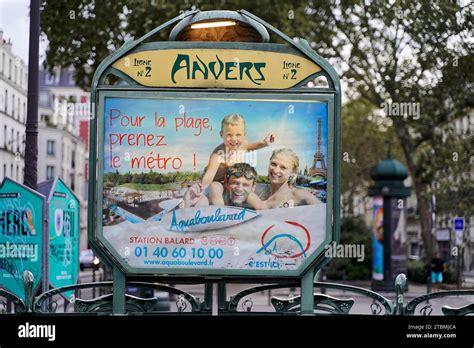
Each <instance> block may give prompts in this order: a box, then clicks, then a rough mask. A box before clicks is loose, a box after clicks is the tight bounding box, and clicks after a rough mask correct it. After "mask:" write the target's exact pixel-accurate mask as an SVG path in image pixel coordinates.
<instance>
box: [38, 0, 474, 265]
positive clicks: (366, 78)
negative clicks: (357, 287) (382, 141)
mask: <svg viewBox="0 0 474 348" xmlns="http://www.w3.org/2000/svg"><path fill="white" fill-rule="evenodd" d="M473 6H474V5H473V3H472V2H469V1H466V2H464V1H462V2H461V1H460V2H457V1H448V0H440V1H421V2H415V1H402V0H389V1H367V0H362V1H349V0H342V1H340V2H338V3H337V5H335V4H333V3H331V2H326V1H322V0H317V1H316V0H315V1H311V0H308V1H292V2H286V1H277V0H262V1H258V2H256V1H254V0H242V1H233V2H229V1H221V4H219V2H217V4H216V3H214V2H204V1H181V2H173V1H169V2H168V1H159V0H156V1H153V0H152V1H139V0H114V1H112V0H101V1H94V0H54V1H44V2H43V5H42V22H41V23H42V31H43V33H44V34H45V35H47V37H48V40H49V44H50V45H49V48H48V51H47V55H46V66H47V67H49V68H52V67H54V66H62V67H67V66H70V65H72V66H74V68H75V69H76V81H77V82H78V84H79V85H81V86H84V87H86V88H88V86H89V84H90V80H91V77H92V74H93V72H94V71H95V69H96V68H97V66H98V64H99V62H100V61H101V60H102V59H104V58H105V57H106V56H107V55H108V54H109V53H110V52H112V51H114V50H116V49H117V48H118V47H119V46H121V45H122V44H123V43H124V41H125V40H126V39H129V38H131V37H139V36H141V35H142V34H144V33H145V32H148V31H150V30H151V29H152V28H154V27H156V26H157V25H159V24H161V23H164V22H165V21H166V20H168V19H171V18H173V17H174V16H175V15H177V14H179V13H180V11H184V10H188V9H192V8H199V9H201V10H208V9H216V8H218V7H222V8H225V9H229V10H236V9H241V8H244V9H247V10H249V11H250V12H252V13H254V14H255V15H257V16H259V17H261V18H262V19H264V20H266V21H267V22H269V23H271V24H272V25H273V26H275V27H276V28H279V29H280V30H282V31H283V32H285V33H287V34H288V35H289V36H290V37H295V36H298V37H303V38H306V39H308V41H309V42H310V44H311V46H312V47H313V48H314V49H315V50H316V51H317V52H318V53H319V54H320V55H321V56H323V57H325V58H329V59H330V62H331V63H333V64H334V65H335V66H336V68H337V69H338V72H339V74H340V75H341V76H342V77H343V81H344V82H345V85H346V86H347V90H346V94H347V96H348V97H349V99H359V98H363V99H364V100H366V101H368V102H370V103H371V105H372V106H373V107H374V108H375V109H376V110H375V111H376V112H375V113H377V111H379V112H378V113H380V114H381V115H382V116H384V117H385V118H386V119H387V117H388V118H389V119H390V120H391V122H392V126H391V127H392V128H393V132H394V133H395V134H396V137H397V139H398V141H399V144H400V147H401V149H402V151H403V155H404V159H405V163H406V165H407V167H408V170H409V173H410V176H411V178H412V179H413V183H412V186H413V189H414V192H415V194H416V198H417V203H418V210H419V214H420V223H421V230H422V236H423V241H424V244H425V250H426V256H427V258H431V256H432V254H433V247H435V243H433V240H432V235H431V227H432V226H431V214H430V200H431V195H432V194H433V188H432V186H433V180H434V177H435V173H437V172H438V169H439V168H440V167H441V166H440V165H439V164H440V162H443V161H445V166H449V165H450V164H452V160H451V161H450V162H447V161H446V160H447V158H446V157H443V158H441V157H440V158H439V160H438V159H436V160H435V161H434V160H433V158H432V157H430V160H427V157H426V156H427V155H428V154H429V153H431V151H432V150H433V149H435V153H436V151H437V150H436V149H438V151H439V150H441V149H439V141H440V135H439V134H437V132H438V130H443V129H448V128H449V124H450V123H452V122H453V119H457V118H459V117H461V116H462V115H465V114H466V113H467V112H469V111H468V110H469V107H468V103H467V100H468V99H469V93H470V90H469V88H463V87H464V86H465V85H464V83H465V82H466V80H459V79H456V78H455V77H456V76H458V77H459V76H460V75H462V73H463V72H464V71H465V70H463V69H468V70H469V69H471V67H472V64H459V62H461V61H465V60H469V59H472V58H470V57H469V54H472V47H471V46H469V44H470V41H469V38H470V36H469V35H470V34H469V33H470V32H472V29H473V25H474V24H473V23H474V20H473V16H474V15H473V13H474V11H473ZM71 11H73V12H71ZM72 14H74V16H71V15H72ZM72 17H74V18H72ZM168 33H169V31H168V32H163V33H161V34H160V35H159V36H158V37H157V38H155V39H156V40H160V39H161V40H167V37H168V36H167V35H168ZM277 41H278V40H277ZM471 70H472V69H471ZM449 76H451V77H449ZM86 77H87V78H88V81H87V79H86ZM471 77H472V74H471V75H469V77H468V80H467V81H469V83H471V84H472V79H471ZM447 81H451V82H450V83H452V84H453V85H451V86H452V87H459V88H453V90H452V93H451V94H450V91H451V88H449V90H447V89H446V88H438V89H436V90H435V87H436V86H443V85H444V86H445V87H446V86H448V84H447V83H448V82H447ZM454 81H457V82H454ZM456 84H457V86H456ZM471 90H472V88H471ZM447 99H449V100H450V103H451V104H449V105H445V104H443V103H444V101H445V100H447ZM393 107H396V112H394V111H395V109H394V108H393ZM401 109H402V110H401ZM361 122H367V123H368V122H369V121H366V120H365V119H361ZM452 140H453V141H452V142H450V143H449V146H453V147H456V148H458V147H462V146H464V145H462V143H463V142H464V141H463V142H461V141H457V140H456V138H452ZM371 150H374V149H373V148H371ZM438 153H440V154H444V155H445V152H443V151H439V152H438ZM451 157H452V156H451ZM454 174H456V176H458V174H459V173H454ZM458 189H459V187H458ZM441 196H442V195H441V194H440V197H441Z"/></svg>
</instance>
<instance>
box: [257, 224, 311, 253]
mask: <svg viewBox="0 0 474 348" xmlns="http://www.w3.org/2000/svg"><path fill="white" fill-rule="evenodd" d="M285 224H286V226H285V227H283V226H276V224H272V225H270V226H268V227H267V229H266V230H265V231H264V232H263V234H262V237H261V244H262V247H261V248H260V249H258V250H257V252H256V253H257V254H259V253H261V252H262V251H264V252H265V254H266V255H272V256H274V257H276V258H279V259H284V258H288V259H294V258H297V257H300V256H304V257H306V252H307V251H308V249H309V247H310V245H311V235H310V233H309V231H308V229H307V228H306V227H305V226H304V225H302V224H300V223H299V222H295V221H285ZM288 225H290V226H291V229H292V231H291V233H289V232H288V231H287V230H288ZM282 230H286V231H285V232H280V231H282Z"/></svg>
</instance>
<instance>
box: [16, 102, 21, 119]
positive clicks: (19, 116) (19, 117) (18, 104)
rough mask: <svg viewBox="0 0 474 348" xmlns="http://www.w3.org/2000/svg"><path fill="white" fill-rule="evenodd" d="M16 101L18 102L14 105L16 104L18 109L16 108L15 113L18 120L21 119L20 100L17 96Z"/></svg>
mask: <svg viewBox="0 0 474 348" xmlns="http://www.w3.org/2000/svg"><path fill="white" fill-rule="evenodd" d="M17 102H18V103H17V104H16V106H17V108H18V109H17V112H16V114H17V117H18V120H19V121H21V113H20V108H21V102H20V97H18V99H17Z"/></svg>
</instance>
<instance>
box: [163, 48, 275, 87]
mask: <svg viewBox="0 0 474 348" xmlns="http://www.w3.org/2000/svg"><path fill="white" fill-rule="evenodd" d="M266 65H267V63H265V62H248V61H245V62H241V61H239V60H237V59H236V60H232V61H222V60H221V59H220V58H219V56H218V55H217V54H216V58H215V59H214V60H212V61H208V62H205V61H203V60H202V59H201V58H200V57H199V56H198V55H197V54H196V55H189V54H178V55H177V56H176V60H175V62H174V64H173V68H172V70H171V81H173V83H175V84H176V83H178V82H177V81H176V80H177V79H183V78H184V79H186V80H196V79H204V80H209V79H215V80H216V81H217V80H224V81H232V80H236V81H237V80H240V81H242V80H248V81H250V82H252V83H253V84H255V85H261V84H262V81H265V75H264V72H263V70H264V68H265V67H266Z"/></svg>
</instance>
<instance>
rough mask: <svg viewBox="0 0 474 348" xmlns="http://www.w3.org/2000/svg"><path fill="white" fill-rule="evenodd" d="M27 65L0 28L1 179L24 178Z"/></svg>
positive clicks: (19, 179) (20, 180)
mask: <svg viewBox="0 0 474 348" xmlns="http://www.w3.org/2000/svg"><path fill="white" fill-rule="evenodd" d="M27 87H28V67H27V65H26V64H25V63H24V62H23V61H22V60H21V59H20V57H19V56H17V55H15V53H14V50H13V44H12V42H11V40H10V39H8V40H7V38H5V37H4V35H3V31H2V30H1V29H0V181H3V179H4V178H5V177H9V178H11V179H13V180H16V181H18V182H23V170H24V166H25V161H24V155H25V125H26V104H27V103H26V100H27Z"/></svg>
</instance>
